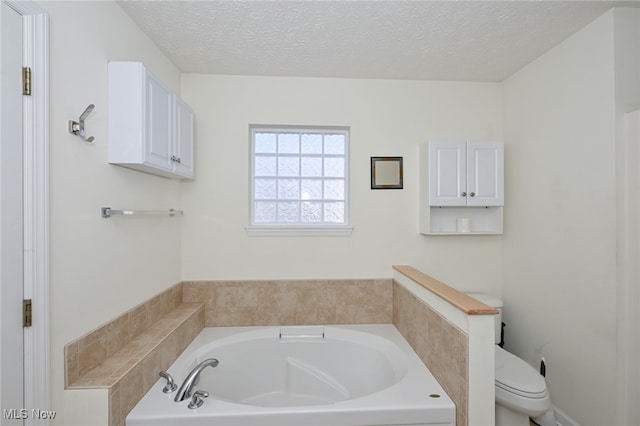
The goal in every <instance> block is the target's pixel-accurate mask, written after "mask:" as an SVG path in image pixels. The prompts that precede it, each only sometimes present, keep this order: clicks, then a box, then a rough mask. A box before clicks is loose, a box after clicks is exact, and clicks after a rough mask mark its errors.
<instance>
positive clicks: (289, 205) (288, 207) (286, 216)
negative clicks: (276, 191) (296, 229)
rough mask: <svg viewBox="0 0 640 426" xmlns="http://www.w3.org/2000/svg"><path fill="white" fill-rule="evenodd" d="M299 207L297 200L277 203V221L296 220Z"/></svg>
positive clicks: (290, 221) (291, 221)
mask: <svg viewBox="0 0 640 426" xmlns="http://www.w3.org/2000/svg"><path fill="white" fill-rule="evenodd" d="M299 207H300V203H298V202H297V201H296V202H280V203H278V222H287V223H295V222H298V211H299Z"/></svg>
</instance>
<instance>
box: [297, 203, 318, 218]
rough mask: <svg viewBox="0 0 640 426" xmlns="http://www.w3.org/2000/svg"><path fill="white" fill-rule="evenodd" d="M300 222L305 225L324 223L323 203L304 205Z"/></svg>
mask: <svg viewBox="0 0 640 426" xmlns="http://www.w3.org/2000/svg"><path fill="white" fill-rule="evenodd" d="M300 220H302V222H304V223H314V222H315V223H317V222H320V221H322V202H315V203H313V202H304V203H302V212H301V217H300Z"/></svg>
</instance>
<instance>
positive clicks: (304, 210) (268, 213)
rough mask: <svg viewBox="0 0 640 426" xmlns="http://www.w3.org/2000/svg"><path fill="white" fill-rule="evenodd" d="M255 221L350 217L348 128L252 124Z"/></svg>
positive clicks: (314, 221)
mask: <svg viewBox="0 0 640 426" xmlns="http://www.w3.org/2000/svg"><path fill="white" fill-rule="evenodd" d="M251 135H252V137H253V140H252V153H253V164H254V166H253V170H252V177H251V178H252V180H253V200H252V202H253V203H252V210H253V211H252V212H251V216H252V223H253V224H256V225H296V224H297V225H309V226H312V225H317V224H336V225H344V224H346V223H347V222H348V219H347V217H346V211H347V210H348V206H347V202H348V199H347V197H348V194H347V192H348V191H347V185H348V180H347V179H348V176H347V152H348V134H347V133H345V132H343V131H342V130H341V129H339V128H336V129H335V130H327V129H322V128H320V129H317V130H314V129H312V128H308V129H304V128H302V129H299V128H295V127H290V126H283V127H281V128H279V129H278V130H276V129H273V130H271V129H269V128H258V127H257V126H256V127H252V131H251Z"/></svg>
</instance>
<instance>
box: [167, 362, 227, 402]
mask: <svg viewBox="0 0 640 426" xmlns="http://www.w3.org/2000/svg"><path fill="white" fill-rule="evenodd" d="M217 365H218V360H217V359H215V358H207V359H205V360H204V361H202V362H201V363H200V364H198V365H196V367H195V368H194V369H193V370H191V373H189V375H188V376H187V378H186V379H184V382H183V383H182V385H181V386H180V389H178V393H177V394H176V397H175V398H174V401H176V402H181V401H184V400H185V399H187V398H191V395H192V394H193V391H194V388H195V386H196V385H197V384H198V380H200V373H202V370H204V369H205V368H207V367H216V366H217Z"/></svg>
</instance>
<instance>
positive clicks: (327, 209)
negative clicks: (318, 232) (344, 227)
mask: <svg viewBox="0 0 640 426" xmlns="http://www.w3.org/2000/svg"><path fill="white" fill-rule="evenodd" d="M324 221H325V222H329V223H344V203H343V202H334V203H324Z"/></svg>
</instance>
